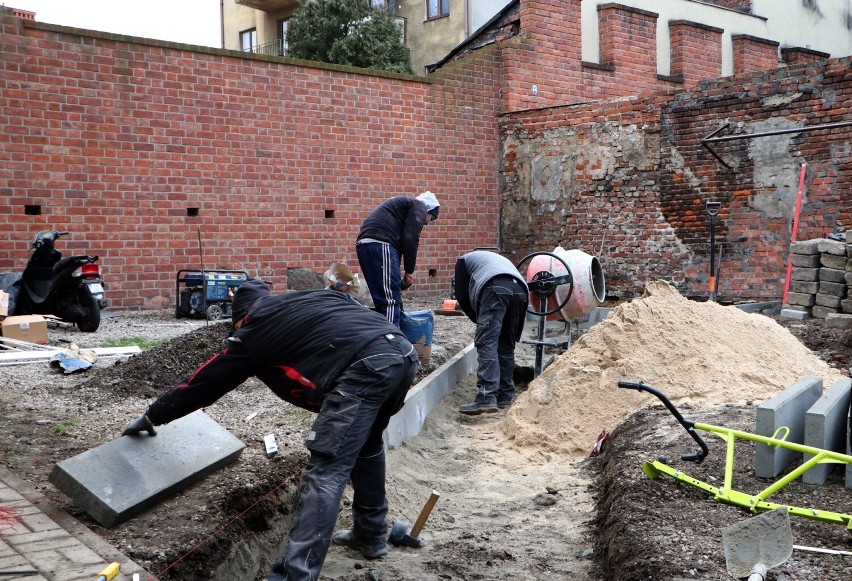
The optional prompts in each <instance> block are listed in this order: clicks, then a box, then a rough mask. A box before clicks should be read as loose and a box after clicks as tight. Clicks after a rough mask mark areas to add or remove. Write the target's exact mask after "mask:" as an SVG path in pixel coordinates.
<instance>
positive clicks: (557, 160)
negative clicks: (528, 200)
mask: <svg viewBox="0 0 852 581" xmlns="http://www.w3.org/2000/svg"><path fill="white" fill-rule="evenodd" d="M530 166H532V180H531V183H530V186H531V189H530V196H531V197H532V199H533V200H535V201H536V202H554V201H556V200H558V199H559V195H560V193H561V187H560V182H561V181H562V157H561V156H555V155H549V154H545V155H537V156H536V157H534V158H532V160H531V161H530Z"/></svg>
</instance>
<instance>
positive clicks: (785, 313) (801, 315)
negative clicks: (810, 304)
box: [781, 309, 811, 321]
mask: <svg viewBox="0 0 852 581" xmlns="http://www.w3.org/2000/svg"><path fill="white" fill-rule="evenodd" d="M781 316H782V317H784V318H786V319H797V320H800V321H802V320H804V319H810V318H811V314H810V313H809V312H807V311H794V310H793V309H781Z"/></svg>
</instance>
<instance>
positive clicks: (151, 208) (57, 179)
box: [0, 11, 501, 308]
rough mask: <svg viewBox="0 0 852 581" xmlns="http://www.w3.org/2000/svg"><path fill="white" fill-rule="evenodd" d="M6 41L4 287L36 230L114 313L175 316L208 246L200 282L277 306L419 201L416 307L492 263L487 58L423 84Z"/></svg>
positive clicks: (186, 51)
mask: <svg viewBox="0 0 852 581" xmlns="http://www.w3.org/2000/svg"><path fill="white" fill-rule="evenodd" d="M0 12H2V11H0ZM0 30H1V31H2V34H0V54H2V55H3V57H2V59H0V136H2V137H0V144H2V145H0V224H2V229H3V232H4V236H3V237H2V239H0V271H2V272H8V271H21V270H22V269H23V267H24V265H25V263H26V260H27V257H28V248H27V247H28V244H29V241H30V240H31V239H32V236H33V234H34V232H35V231H36V230H39V229H43V228H49V227H55V228H59V229H67V230H70V231H71V232H72V234H71V236H70V237H68V238H63V239H62V240H61V241H60V247H61V249H62V250H63V251H64V252H65V253H66V254H75V253H83V252H87V253H93V254H98V255H100V256H101V265H102V271H103V274H104V277H105V280H106V283H107V293H108V298H109V299H110V302H111V304H112V305H113V306H115V307H118V308H139V307H142V308H146V307H161V306H170V305H173V300H174V297H173V295H174V278H175V274H176V272H177V271H178V270H179V269H182V268H198V267H199V266H200V258H199V233H200V237H201V239H202V243H201V246H202V247H203V253H204V266H205V267H206V268H208V269H247V270H248V271H249V272H250V273H252V274H257V275H260V276H263V277H265V278H268V279H270V280H272V282H273V284H274V286H275V288H277V289H284V288H286V273H287V269H288V268H291V267H301V268H309V269H311V270H313V271H315V272H319V273H322V272H324V271H325V269H326V268H328V266H329V265H330V264H331V263H332V262H335V261H341V262H347V263H348V264H350V265H353V266H356V267H357V259H356V257H355V253H354V248H353V244H354V240H355V237H356V235H357V231H358V228H359V225H360V222H361V220H362V219H363V218H364V216H365V215H366V214H367V212H369V211H370V210H371V209H372V208H373V207H374V206H376V205H377V204H378V203H380V202H381V201H382V200H384V199H385V198H386V197H389V196H392V195H416V194H418V193H420V192H422V191H425V190H427V189H428V190H431V191H433V192H436V194H437V195H438V198H439V200H440V201H441V203H442V206H443V210H442V212H441V219H440V220H439V221H438V222H437V223H436V225H434V226H430V227H429V228H428V229H425V230H424V233H423V243H422V245H421V253H420V257H419V259H418V269H417V272H416V273H415V287H414V289H415V290H416V292H418V293H441V294H446V292H447V291H448V289H449V284H450V277H451V276H452V268H453V265H454V261H455V258H456V256H458V255H459V254H461V253H463V252H466V251H468V250H470V249H471V248H473V247H475V246H494V245H496V244H497V233H498V227H497V225H498V214H497V212H496V211H495V208H496V207H497V203H498V199H499V190H500V186H499V182H498V165H497V164H498V161H499V140H498V127H497V119H496V113H497V111H498V110H499V95H500V93H499V87H500V84H501V78H500V74H499V67H498V60H497V56H496V54H495V53H496V49H495V48H492V49H490V50H488V49H486V50H483V51H478V52H477V54H475V55H472V56H471V57H469V58H468V59H465V60H464V61H463V62H459V63H455V64H453V65H452V66H450V67H447V68H446V69H445V70H442V71H441V72H439V73H438V74H437V75H435V76H434V77H433V78H430V81H431V82H424V81H423V80H422V79H418V78H415V77H407V76H401V75H372V74H365V71H360V70H357V69H351V68H347V67H336V66H325V67H317V66H308V64H307V63H301V62H298V61H288V60H283V59H276V58H273V57H263V56H255V55H244V54H242V53H239V52H231V51H224V50H216V49H210V50H206V51H194V50H190V48H193V47H186V46H183V45H178V44H174V43H165V42H157V41H145V40H143V39H134V38H130V37H124V36H120V35H112V34H100V33H95V34H91V33H84V32H83V31H77V30H75V29H68V28H63V27H59V26H54V25H49V24H42V23H38V22H36V23H33V22H28V21H23V20H20V19H18V18H14V17H12V16H10V15H9V13H8V12H5V13H0ZM195 48H197V47H195ZM25 209H28V210H29V211H30V212H31V213H33V212H34V211H35V210H37V209H40V212H41V214H40V215H30V214H27V213H26V212H25ZM196 214H197V215H196ZM66 240H67V241H66ZM356 270H357V268H356ZM430 272H431V274H432V276H429V274H430Z"/></svg>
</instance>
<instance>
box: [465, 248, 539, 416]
mask: <svg viewBox="0 0 852 581" xmlns="http://www.w3.org/2000/svg"><path fill="white" fill-rule="evenodd" d="M453 283H454V289H455V296H456V299H457V300H458V302H459V306H460V307H461V308H462V310H463V311H464V313H465V314H466V315H467V316H468V318H470V320H471V321H473V322H474V323H476V335H474V339H473V344H474V346H475V347H476V356H477V361H478V363H477V366H478V367H477V374H476V385H477V388H478V391H477V394H476V398H475V399H474V400H473V401H472V402H470V403H466V404H463V405H462V406H461V407H460V408H459V411H460V412H461V413H463V414H467V415H478V414H481V413H493V412H496V411H497V410H498V409H500V408H507V407H509V406H510V405H512V399H513V398H514V397H515V383H514V380H513V378H512V373H513V371H514V369H515V343H517V341H518V340H519V339H520V338H521V334H522V333H523V330H524V321H525V320H526V314H527V304H528V302H529V288H528V287H527V283H526V281H525V280H524V277H523V276H521V273H519V272H518V269H517V268H515V265H514V264H512V261H510V260H509V259H508V258H506V257H504V256H501V255H499V254H496V253H494V252H488V251H485V250H475V251H473V252H468V253H467V254H465V255H464V256H462V257H460V258H459V259H458V260H457V261H456V269H455V276H454V277H453Z"/></svg>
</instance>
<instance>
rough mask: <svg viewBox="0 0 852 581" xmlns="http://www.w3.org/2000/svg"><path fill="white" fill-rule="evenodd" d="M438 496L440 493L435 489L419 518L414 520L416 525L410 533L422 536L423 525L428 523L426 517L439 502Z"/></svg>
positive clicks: (414, 535)
mask: <svg viewBox="0 0 852 581" xmlns="http://www.w3.org/2000/svg"><path fill="white" fill-rule="evenodd" d="M438 498H439V495H438V493H437V492H435V491H434V490H433V491H432V494H431V496H429V500H427V501H426V504H424V505H423V509H422V510H421V511H420V516H418V517H417V520H416V521H415V522H414V526H413V527H411V532H410V533H409V534H410V535H411V536H412V537H414V538H415V539H416V538H417V537H419V536H420V531H421V530H423V525H425V524H426V519H428V518H429V515H430V514H432V509H433V508H435V503H436V502H438Z"/></svg>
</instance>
